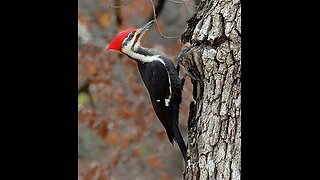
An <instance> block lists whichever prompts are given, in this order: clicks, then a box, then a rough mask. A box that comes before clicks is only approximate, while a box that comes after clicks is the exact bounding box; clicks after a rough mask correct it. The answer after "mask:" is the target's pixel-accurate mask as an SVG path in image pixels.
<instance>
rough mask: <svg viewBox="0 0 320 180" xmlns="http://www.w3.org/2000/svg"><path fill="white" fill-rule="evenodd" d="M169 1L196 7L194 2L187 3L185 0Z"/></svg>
mask: <svg viewBox="0 0 320 180" xmlns="http://www.w3.org/2000/svg"><path fill="white" fill-rule="evenodd" d="M168 1H169V2H172V3H175V4H184V5H189V6H193V7H198V6H197V5H195V4H192V3H187V2H185V1H183V2H180V1H173V0H168Z"/></svg>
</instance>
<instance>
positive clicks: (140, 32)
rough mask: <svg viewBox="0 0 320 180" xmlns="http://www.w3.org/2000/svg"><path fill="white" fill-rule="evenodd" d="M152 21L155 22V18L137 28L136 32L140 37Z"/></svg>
mask: <svg viewBox="0 0 320 180" xmlns="http://www.w3.org/2000/svg"><path fill="white" fill-rule="evenodd" d="M154 22H155V20H152V21H150V22H148V23H147V24H145V25H143V26H142V27H141V28H139V29H137V31H136V34H138V35H140V37H141V36H142V34H143V33H145V32H146V31H147V30H148V28H149V27H150V26H152V25H153V23H154Z"/></svg>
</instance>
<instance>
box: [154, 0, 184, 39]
mask: <svg viewBox="0 0 320 180" xmlns="http://www.w3.org/2000/svg"><path fill="white" fill-rule="evenodd" d="M150 3H151V5H152V10H153V18H154V20H155V22H156V24H157V28H158V32H159V33H160V35H161V37H162V38H165V39H170V38H172V39H173V38H180V36H165V35H163V34H162V33H161V31H160V26H159V23H158V20H157V15H156V10H155V7H154V3H153V0H150Z"/></svg>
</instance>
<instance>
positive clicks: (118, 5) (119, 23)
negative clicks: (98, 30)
mask: <svg viewBox="0 0 320 180" xmlns="http://www.w3.org/2000/svg"><path fill="white" fill-rule="evenodd" d="M128 2H129V0H128V1H127V2H126V3H128ZM126 3H125V4H124V5H126ZM114 4H115V5H116V6H117V7H120V6H121V5H120V0H114ZM115 11H116V17H117V25H118V27H121V24H122V17H121V9H120V8H116V10H115Z"/></svg>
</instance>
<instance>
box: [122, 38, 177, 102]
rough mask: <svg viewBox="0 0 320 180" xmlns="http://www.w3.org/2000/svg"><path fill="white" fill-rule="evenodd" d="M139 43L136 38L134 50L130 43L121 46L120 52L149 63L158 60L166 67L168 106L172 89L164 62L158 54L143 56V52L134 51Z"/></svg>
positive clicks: (166, 100)
mask: <svg viewBox="0 0 320 180" xmlns="http://www.w3.org/2000/svg"><path fill="white" fill-rule="evenodd" d="M139 45H140V39H139V40H138V42H136V44H135V45H134V48H133V49H134V50H132V49H131V48H130V47H132V46H130V44H128V45H127V46H125V47H123V48H122V50H121V51H122V52H123V53H125V54H126V55H128V56H129V57H131V58H134V59H136V60H139V61H140V62H141V63H150V62H153V61H159V62H161V63H162V64H163V65H164V67H165V68H166V70H167V74H168V79H169V92H170V94H169V95H168V98H167V99H165V106H169V103H170V99H171V97H172V91H171V79H170V74H169V71H168V69H167V67H166V64H165V63H164V61H163V60H162V59H161V58H160V55H153V56H145V55H143V54H139V53H137V52H135V51H136V50H137V49H138V48H139Z"/></svg>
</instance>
